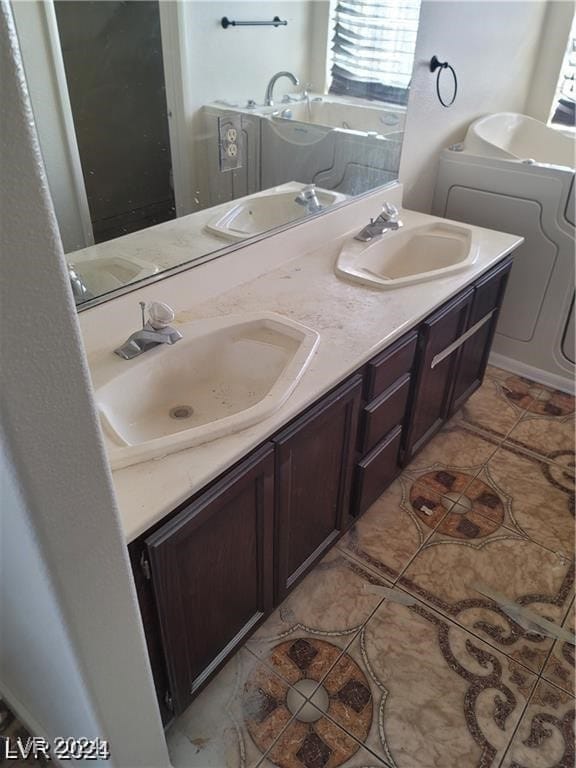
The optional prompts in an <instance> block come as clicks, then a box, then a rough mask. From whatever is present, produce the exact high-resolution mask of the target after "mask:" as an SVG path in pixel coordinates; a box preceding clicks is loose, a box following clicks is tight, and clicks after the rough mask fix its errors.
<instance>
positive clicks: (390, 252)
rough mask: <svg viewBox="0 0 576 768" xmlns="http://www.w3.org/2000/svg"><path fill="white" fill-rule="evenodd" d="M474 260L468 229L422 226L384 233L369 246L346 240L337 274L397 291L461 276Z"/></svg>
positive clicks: (442, 225)
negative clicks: (423, 283) (455, 275)
mask: <svg viewBox="0 0 576 768" xmlns="http://www.w3.org/2000/svg"><path fill="white" fill-rule="evenodd" d="M477 257H478V245H477V244H476V243H475V242H474V238H473V236H472V230H471V229H470V228H469V227H464V226H456V225H452V224H441V223H438V224H436V223H434V224H425V225H424V226H421V227H414V228H406V229H403V230H399V231H397V232H385V233H384V234H383V235H382V236H381V237H377V238H374V240H372V241H370V242H369V243H364V242H359V241H358V240H354V239H351V240H347V241H346V242H345V243H344V245H343V247H342V250H341V251H340V254H339V256H338V261H337V263H336V274H338V275H340V276H341V277H344V278H347V279H351V280H354V281H356V282H360V283H364V284H365V285H370V286H372V287H375V288H383V289H387V288H399V287H401V286H403V285H413V284H414V283H422V282H425V281H427V280H434V279H435V278H439V277H446V276H447V275H450V274H453V273H454V272H460V271H461V270H464V269H467V268H468V267H469V266H471V265H472V264H474V262H475V261H476V259H477Z"/></svg>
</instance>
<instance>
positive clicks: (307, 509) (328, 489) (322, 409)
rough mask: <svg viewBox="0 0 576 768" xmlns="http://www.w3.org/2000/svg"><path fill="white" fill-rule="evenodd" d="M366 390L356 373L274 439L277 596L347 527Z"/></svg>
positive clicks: (278, 597) (291, 585)
mask: <svg viewBox="0 0 576 768" xmlns="http://www.w3.org/2000/svg"><path fill="white" fill-rule="evenodd" d="M361 394H362V377H361V376H354V377H353V378H352V379H351V380H350V381H348V382H346V384H344V385H342V386H341V387H339V388H338V389H336V390H335V391H334V392H332V393H331V394H330V395H328V396H327V397H325V398H324V399H323V400H322V401H321V402H320V404H319V405H317V406H315V407H313V408H311V409H310V410H309V411H308V412H307V413H306V414H304V416H302V417H301V418H299V419H297V420H296V421H295V422H294V423H293V424H291V425H290V427H288V429H286V430H284V431H283V432H281V433H280V434H279V435H278V436H277V437H275V438H274V444H275V445H276V537H275V542H276V598H277V600H278V601H280V600H282V599H283V598H284V597H285V595H286V594H287V592H288V591H289V590H290V589H291V588H292V587H293V586H294V584H295V583H296V582H297V581H298V580H299V579H300V578H301V577H302V576H303V575H304V574H305V573H306V572H307V571H308V570H309V569H310V568H311V566H312V565H313V564H314V563H315V562H316V561H317V560H318V559H319V558H320V557H321V556H322V554H323V553H324V552H325V551H326V550H327V549H328V548H329V547H330V546H331V545H332V543H333V542H334V541H335V540H336V538H337V537H338V536H339V535H340V533H341V532H342V530H343V527H344V525H345V522H346V516H347V512H348V507H349V503H350V484H351V478H352V470H353V465H354V444H355V440H356V432H357V426H358V411H359V407H360V399H361Z"/></svg>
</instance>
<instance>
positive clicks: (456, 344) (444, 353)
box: [430, 309, 496, 368]
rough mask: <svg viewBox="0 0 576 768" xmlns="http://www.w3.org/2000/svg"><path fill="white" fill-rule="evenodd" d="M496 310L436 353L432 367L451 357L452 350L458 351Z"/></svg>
mask: <svg viewBox="0 0 576 768" xmlns="http://www.w3.org/2000/svg"><path fill="white" fill-rule="evenodd" d="M494 312H496V310H495V309H493V310H492V311H491V312H489V313H488V314H487V315H485V316H484V317H483V318H482V320H478V322H477V323H475V324H474V325H473V326H472V327H471V328H469V329H468V330H467V331H466V333H463V334H462V336H459V337H458V338H457V339H456V341H453V342H452V344H449V345H448V346H447V347H446V348H445V349H443V350H442V352H438V354H437V355H434V357H433V358H432V362H431V363H430V368H436V366H437V365H440V363H441V362H442V361H443V360H445V359H446V358H447V357H449V356H450V355H451V354H452V352H454V351H456V350H457V349H458V347H461V346H462V344H464V343H465V342H466V341H468V339H469V338H470V337H471V336H474V334H475V333H476V331H478V330H480V328H482V326H483V325H485V324H486V323H487V322H488V321H489V320H490V319H491V317H492V315H493V314H494Z"/></svg>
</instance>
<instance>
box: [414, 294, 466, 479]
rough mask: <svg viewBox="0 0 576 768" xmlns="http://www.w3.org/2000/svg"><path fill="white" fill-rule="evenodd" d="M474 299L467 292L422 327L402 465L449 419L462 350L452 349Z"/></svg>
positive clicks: (463, 329) (444, 307) (464, 328)
mask: <svg viewBox="0 0 576 768" xmlns="http://www.w3.org/2000/svg"><path fill="white" fill-rule="evenodd" d="M472 296H473V291H472V290H467V291H464V292H463V293H461V294H460V295H459V296H457V297H456V298H455V299H453V300H452V301H450V302H448V304H445V305H444V306H443V307H441V308H440V309H439V310H438V311H437V312H435V313H434V314H433V315H431V316H430V317H429V318H428V319H427V320H425V321H424V322H423V324H422V327H421V334H420V355H419V362H418V371H417V378H416V386H415V389H414V397H413V402H412V409H411V415H410V419H409V421H410V424H409V428H408V430H407V437H406V442H405V446H404V452H403V458H402V464H403V465H405V464H406V463H407V462H408V461H409V460H410V459H411V458H412V457H413V456H414V455H415V454H416V453H417V452H418V450H420V448H422V446H423V445H424V444H425V443H426V442H427V441H428V440H429V439H430V438H431V437H432V435H433V434H434V433H435V432H436V431H437V430H438V429H439V428H440V427H441V426H442V424H443V422H444V420H445V419H446V418H447V416H448V408H449V406H450V396H451V392H452V384H453V378H454V374H455V372H456V366H457V363H458V358H459V351H460V348H456V349H455V350H454V351H452V352H450V347H451V345H452V344H453V343H454V342H455V341H457V339H458V338H459V337H460V336H461V335H462V334H463V333H464V332H465V330H466V327H467V322H468V315H469V312H470V305H471V303H472Z"/></svg>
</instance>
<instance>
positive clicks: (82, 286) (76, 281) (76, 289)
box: [68, 264, 94, 304]
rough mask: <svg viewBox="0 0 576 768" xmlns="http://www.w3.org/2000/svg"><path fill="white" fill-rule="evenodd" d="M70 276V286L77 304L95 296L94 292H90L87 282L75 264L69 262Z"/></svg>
mask: <svg viewBox="0 0 576 768" xmlns="http://www.w3.org/2000/svg"><path fill="white" fill-rule="evenodd" d="M68 278H69V279H70V286H71V288H72V293H73V295H74V301H75V302H76V304H81V303H82V302H83V301H88V300H89V299H93V298H94V294H92V293H90V291H89V290H88V288H87V287H86V283H85V282H84V280H82V278H81V277H80V275H79V274H78V272H77V271H76V265H75V264H68Z"/></svg>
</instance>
